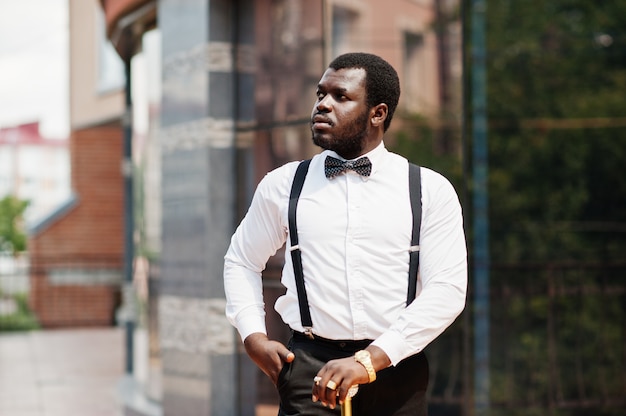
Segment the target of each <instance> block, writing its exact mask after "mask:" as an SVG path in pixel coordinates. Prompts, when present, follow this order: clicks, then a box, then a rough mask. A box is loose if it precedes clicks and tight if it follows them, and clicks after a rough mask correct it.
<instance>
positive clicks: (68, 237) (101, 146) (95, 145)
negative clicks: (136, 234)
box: [28, 2, 125, 327]
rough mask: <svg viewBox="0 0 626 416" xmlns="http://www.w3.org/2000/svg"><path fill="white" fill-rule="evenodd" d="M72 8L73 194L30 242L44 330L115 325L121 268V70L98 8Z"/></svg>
mask: <svg viewBox="0 0 626 416" xmlns="http://www.w3.org/2000/svg"><path fill="white" fill-rule="evenodd" d="M72 3H73V5H72V7H70V32H71V33H81V35H80V36H71V37H70V66H69V67H70V77H69V79H70V138H69V149H70V166H71V180H70V183H71V189H72V196H71V198H69V199H68V200H67V201H66V203H65V204H64V205H62V206H61V207H59V208H58V209H57V210H56V211H55V212H53V213H52V214H51V215H50V216H49V217H48V218H46V219H45V220H44V221H42V222H41V223H39V224H38V225H37V226H36V227H34V228H33V229H32V230H31V233H30V236H29V243H28V244H29V252H30V258H31V273H30V286H31V292H30V299H29V301H30V304H31V307H32V308H33V310H34V312H35V313H36V314H37V316H38V318H39V320H40V323H41V325H42V326H43V327H65V326H94V325H112V324H113V323H114V322H115V314H116V310H117V309H118V307H119V306H120V298H121V282H122V279H123V269H124V193H123V183H124V182H123V175H122V165H123V163H122V161H123V152H122V149H123V130H122V121H121V120H122V115H123V114H124V108H125V107H124V85H125V83H124V73H123V65H122V64H121V61H119V57H117V56H115V55H114V54H112V51H108V52H107V49H106V46H107V43H105V37H104V23H103V22H104V20H103V18H102V11H101V9H99V8H98V7H97V3H95V2H72ZM94 28H95V29H94ZM98 28H100V29H101V30H100V31H98V30H97V29H98ZM94 45H99V47H95V48H94ZM109 48H110V46H109ZM116 59H117V60H118V61H119V62H116ZM116 65H117V66H116ZM116 70H117V73H116Z"/></svg>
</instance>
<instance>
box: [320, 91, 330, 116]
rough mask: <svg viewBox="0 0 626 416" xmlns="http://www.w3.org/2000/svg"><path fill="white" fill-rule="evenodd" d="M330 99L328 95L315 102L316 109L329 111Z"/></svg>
mask: <svg viewBox="0 0 626 416" xmlns="http://www.w3.org/2000/svg"><path fill="white" fill-rule="evenodd" d="M330 101H331V99H330V97H329V96H328V95H326V96H325V97H324V98H322V99H321V100H319V101H318V102H317V109H318V110H319V111H325V112H327V111H330V109H331V102H330Z"/></svg>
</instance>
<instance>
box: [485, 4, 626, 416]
mask: <svg viewBox="0 0 626 416" xmlns="http://www.w3.org/2000/svg"><path fill="white" fill-rule="evenodd" d="M487 12H488V19H487V21H488V37H487V39H488V50H487V56H488V60H487V62H488V63H487V74H488V75H487V82H488V84H487V91H488V101H487V102H488V118H489V126H490V128H489V132H488V140H489V205H490V215H489V221H490V236H489V237H490V241H491V245H490V253H491V261H492V265H493V267H492V270H491V274H490V277H491V287H492V298H491V299H492V302H491V306H492V308H491V312H492V313H491V349H492V354H491V377H492V388H491V399H492V402H493V404H494V407H496V408H499V409H500V410H498V411H495V410H494V413H493V414H506V415H511V414H516V411H521V412H522V413H523V414H532V412H534V411H536V412H537V414H546V413H545V412H546V411H547V409H548V408H549V409H551V410H550V414H552V415H574V414H603V415H617V414H621V412H623V407H622V406H623V404H624V402H623V397H622V396H623V394H622V393H623V391H624V388H625V385H624V379H623V372H624V368H625V366H626V363H625V362H624V356H623V347H622V346H623V345H624V343H625V340H626V333H625V330H624V326H623V322H624V320H625V319H626V310H625V309H624V306H623V305H624V297H623V293H624V289H625V288H624V280H623V275H624V273H625V272H626V268H625V267H624V266H623V260H622V259H623V253H624V251H625V250H626V232H625V231H626V210H624V198H625V196H626V175H623V174H621V171H622V169H623V164H624V161H626V142H625V140H626V137H625V136H624V135H623V125H622V124H623V120H624V119H625V117H626V99H625V98H624V97H625V96H624V87H626V54H625V51H626V36H625V35H624V31H623V19H622V16H624V15H626V2H623V1H607V2H601V4H599V3H597V2H593V1H590V0H554V1H545V0H543V1H542V0H528V1H504V2H503V1H493V0H492V1H489V2H488V6H487ZM620 127H621V128H620ZM620 265H621V266H620ZM592 340H594V341H592ZM610 402H613V403H615V404H614V405H613V407H611V405H609V404H608V403H610ZM522 409H524V410H522ZM500 411H501V412H502V413H499V412H500ZM529 412H531V413H529ZM522 413H520V414H522Z"/></svg>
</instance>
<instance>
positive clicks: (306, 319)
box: [288, 159, 313, 336]
mask: <svg viewBox="0 0 626 416" xmlns="http://www.w3.org/2000/svg"><path fill="white" fill-rule="evenodd" d="M310 164H311V159H307V160H304V161H302V162H300V164H299V165H298V169H297V170H296V176H295V177H294V178H293V184H292V185H291V194H289V212H288V217H289V237H290V240H291V247H289V250H290V251H291V262H292V263H293V273H294V276H295V278H296V289H297V290H298V303H299V306H300V319H301V321H302V326H303V327H304V329H305V333H307V335H309V336H312V335H313V334H312V333H311V328H312V327H313V321H312V320H311V311H310V310H309V300H308V298H307V295H306V290H305V288H304V275H303V273H302V256H301V254H300V247H299V246H298V228H297V226H296V208H297V207H298V198H300V193H301V192H302V186H304V179H305V178H306V174H307V172H308V171H309V165H310Z"/></svg>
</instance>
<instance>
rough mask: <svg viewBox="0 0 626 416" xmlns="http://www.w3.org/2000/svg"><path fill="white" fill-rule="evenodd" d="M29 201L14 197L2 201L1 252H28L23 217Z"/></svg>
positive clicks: (0, 209)
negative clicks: (23, 229)
mask: <svg viewBox="0 0 626 416" xmlns="http://www.w3.org/2000/svg"><path fill="white" fill-rule="evenodd" d="M27 206H28V201H23V200H20V199H18V198H16V197H14V196H11V195H9V196H5V197H4V198H2V199H0V250H3V251H11V252H12V253H13V254H17V253H19V252H22V251H24V250H26V234H25V233H24V232H23V231H22V229H21V226H22V215H23V214H24V210H26V207H27Z"/></svg>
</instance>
